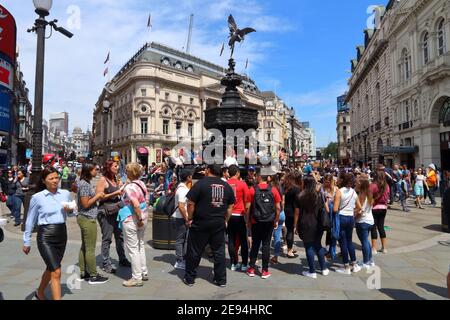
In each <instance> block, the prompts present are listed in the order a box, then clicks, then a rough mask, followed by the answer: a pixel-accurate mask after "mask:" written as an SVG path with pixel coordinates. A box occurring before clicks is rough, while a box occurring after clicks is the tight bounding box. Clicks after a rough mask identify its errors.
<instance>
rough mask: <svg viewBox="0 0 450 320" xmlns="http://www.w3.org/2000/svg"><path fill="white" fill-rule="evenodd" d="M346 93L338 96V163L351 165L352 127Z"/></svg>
mask: <svg viewBox="0 0 450 320" xmlns="http://www.w3.org/2000/svg"><path fill="white" fill-rule="evenodd" d="M345 100H346V95H343V96H340V97H338V98H337V105H338V108H337V111H338V113H337V117H336V131H337V143H338V159H337V160H338V163H339V164H341V165H346V166H348V165H350V164H351V160H352V152H351V128H350V112H349V106H348V104H346V103H345Z"/></svg>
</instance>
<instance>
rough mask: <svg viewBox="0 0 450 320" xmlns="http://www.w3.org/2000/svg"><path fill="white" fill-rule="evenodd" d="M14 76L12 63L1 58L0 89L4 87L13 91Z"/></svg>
mask: <svg viewBox="0 0 450 320" xmlns="http://www.w3.org/2000/svg"><path fill="white" fill-rule="evenodd" d="M13 74H14V69H13V66H12V64H11V63H9V62H8V61H6V60H4V59H2V58H0V88H1V87H4V88H7V89H9V90H11V91H12V90H13V84H14V80H13Z"/></svg>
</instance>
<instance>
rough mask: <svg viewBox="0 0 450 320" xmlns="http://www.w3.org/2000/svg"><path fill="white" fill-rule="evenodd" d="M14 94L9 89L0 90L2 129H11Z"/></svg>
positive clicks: (0, 122)
mask: <svg viewBox="0 0 450 320" xmlns="http://www.w3.org/2000/svg"><path fill="white" fill-rule="evenodd" d="M12 99H13V95H12V93H11V92H9V91H8V90H0V131H3V132H9V131H10V130H11V111H10V110H11V104H12Z"/></svg>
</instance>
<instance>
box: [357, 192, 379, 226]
mask: <svg viewBox="0 0 450 320" xmlns="http://www.w3.org/2000/svg"><path fill="white" fill-rule="evenodd" d="M361 213H362V216H361V217H360V218H359V219H357V220H356V223H367V224H368V225H371V226H373V225H374V223H375V221H374V220H373V215H372V206H371V205H369V201H367V198H366V201H365V202H364V205H363V207H362V212H361Z"/></svg>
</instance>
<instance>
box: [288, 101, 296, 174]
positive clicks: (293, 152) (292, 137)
mask: <svg viewBox="0 0 450 320" xmlns="http://www.w3.org/2000/svg"><path fill="white" fill-rule="evenodd" d="M289 115H290V117H291V128H292V132H291V149H292V166H293V167H294V168H295V130H294V122H295V110H294V108H292V107H291V111H290V113H289Z"/></svg>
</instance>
